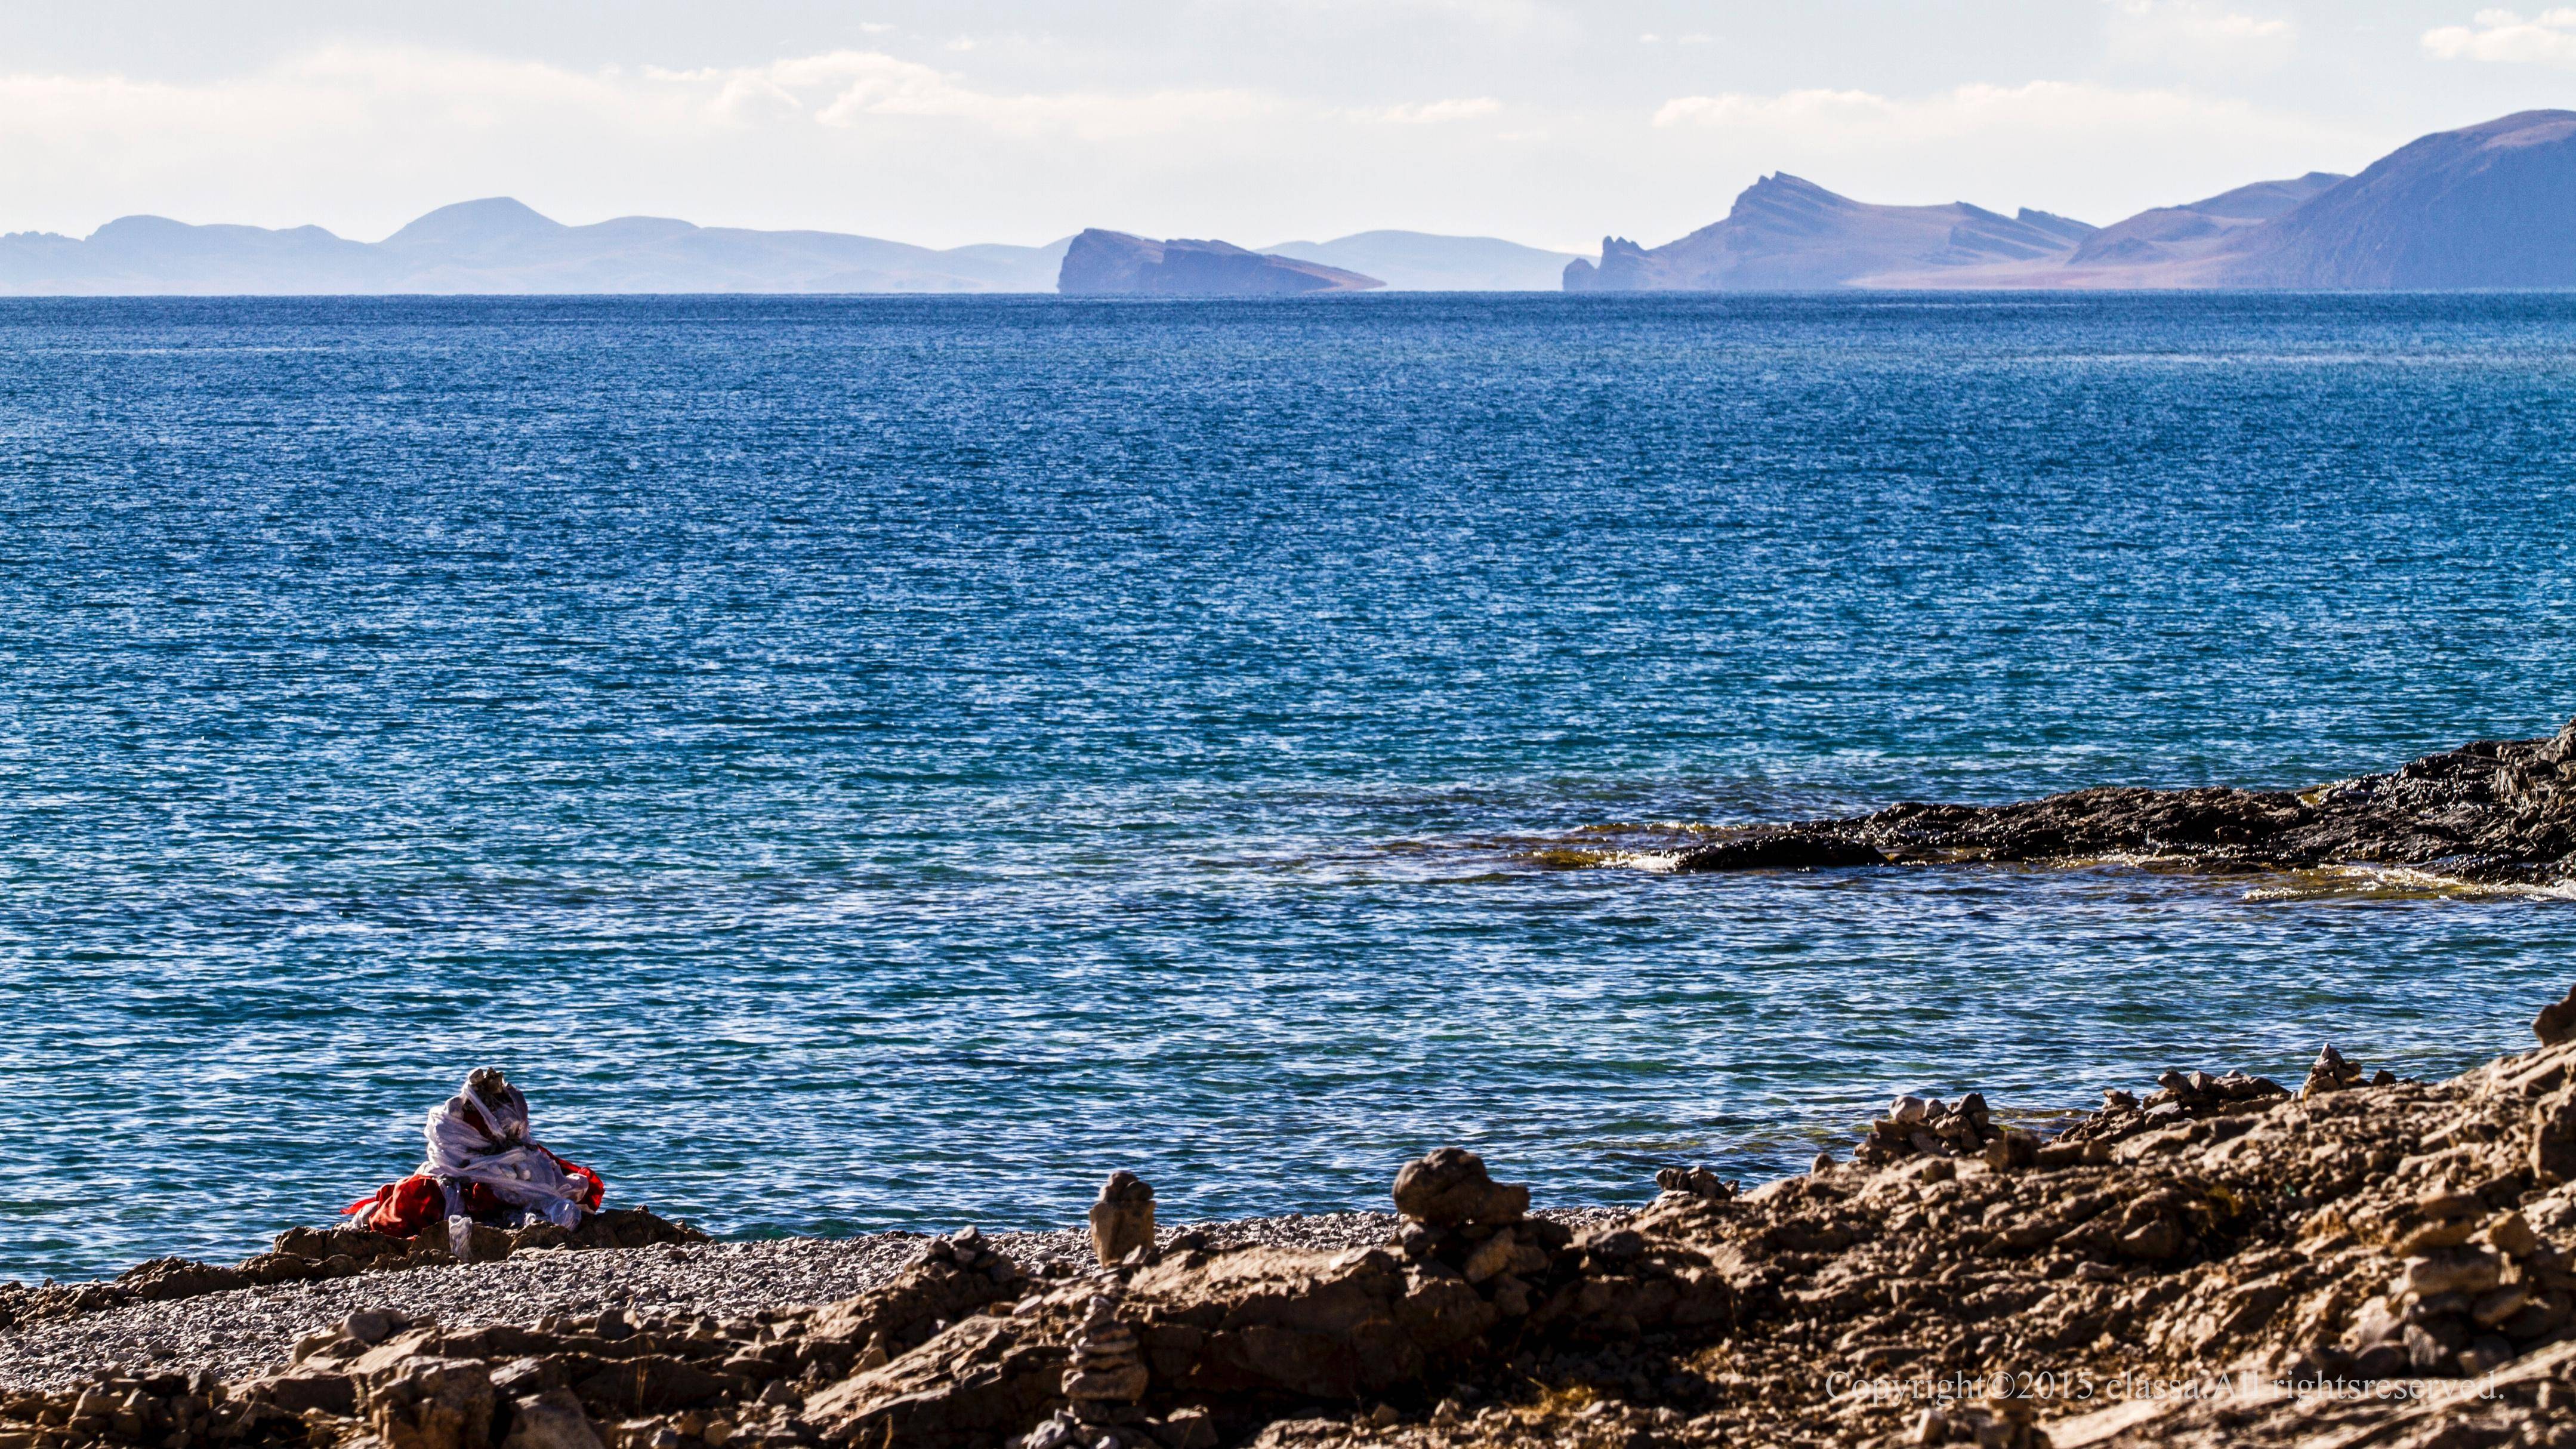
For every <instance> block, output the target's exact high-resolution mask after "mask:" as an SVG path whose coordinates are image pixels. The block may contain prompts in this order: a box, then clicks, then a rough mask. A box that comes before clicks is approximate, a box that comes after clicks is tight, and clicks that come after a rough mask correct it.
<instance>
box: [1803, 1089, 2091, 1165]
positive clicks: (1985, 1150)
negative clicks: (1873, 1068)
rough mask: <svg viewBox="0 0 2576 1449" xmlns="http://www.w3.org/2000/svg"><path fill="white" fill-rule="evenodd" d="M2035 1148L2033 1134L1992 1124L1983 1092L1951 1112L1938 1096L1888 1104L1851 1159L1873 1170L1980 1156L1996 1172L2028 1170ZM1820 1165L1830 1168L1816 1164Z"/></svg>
mask: <svg viewBox="0 0 2576 1449" xmlns="http://www.w3.org/2000/svg"><path fill="white" fill-rule="evenodd" d="M2039 1146H2040V1143H2039V1138H2038V1137H2037V1136H2036V1135H2034V1134H2032V1133H2029V1132H2025V1131H2022V1130H2020V1129H2019V1128H2012V1127H2001V1126H1998V1125H1996V1123H1995V1120H1994V1116H1993V1114H1992V1113H1991V1112H1989V1111H1988V1110H1987V1108H1986V1099H1985V1096H1984V1094H1983V1093H1979V1092H1970V1093H1969V1094H1968V1095H1966V1096H1964V1097H1961V1098H1960V1099H1959V1102H1958V1105H1957V1106H1955V1107H1954V1106H1951V1105H1950V1104H1948V1103H1946V1102H1943V1101H1942V1100H1941V1099H1940V1098H1938V1097H1910V1096H1909V1097H1899V1098H1897V1099H1896V1100H1895V1101H1893V1102H1891V1103H1889V1104H1888V1108H1887V1115H1886V1116H1884V1117H1881V1118H1879V1119H1878V1120H1877V1121H1875V1122H1872V1123H1871V1124H1869V1135H1868V1136H1867V1137H1864V1138H1862V1139H1861V1142H1860V1145H1859V1146H1858V1147H1856V1148H1854V1149H1853V1150H1852V1160H1853V1161H1854V1162H1858V1163H1862V1164H1864V1165H1867V1166H1872V1167H1875V1166H1880V1165H1882V1164H1885V1163H1890V1162H1901V1161H1903V1160H1905V1159H1906V1158H1909V1157H1983V1158H1985V1159H1986V1160H1987V1161H1988V1162H1989V1163H1990V1164H1991V1165H1993V1166H1995V1167H2027V1166H2029V1165H2030V1164H2031V1163H2032V1162H2033V1161H2035V1160H2037V1156H2038V1153H2039ZM1818 1165H1819V1166H1820V1167H1825V1166H1830V1165H1831V1164H1830V1161H1829V1160H1826V1159H1819V1162H1818Z"/></svg>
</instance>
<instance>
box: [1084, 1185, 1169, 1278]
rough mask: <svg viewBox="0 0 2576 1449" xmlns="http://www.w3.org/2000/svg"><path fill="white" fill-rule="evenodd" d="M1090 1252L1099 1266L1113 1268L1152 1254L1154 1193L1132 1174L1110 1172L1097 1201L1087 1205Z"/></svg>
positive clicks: (1140, 1260) (1149, 1186)
mask: <svg viewBox="0 0 2576 1449" xmlns="http://www.w3.org/2000/svg"><path fill="white" fill-rule="evenodd" d="M1091 1250H1092V1252H1093V1253H1094V1254H1095V1255H1096V1256H1098V1257H1099V1259H1100V1266H1102V1267H1104V1268H1114V1267H1116V1266H1118V1265H1119V1264H1121V1263H1124V1262H1126V1261H1127V1260H1128V1259H1129V1258H1130V1257H1136V1255H1139V1254H1142V1255H1144V1256H1143V1257H1137V1261H1138V1262H1143V1261H1144V1260H1145V1258H1149V1257H1151V1256H1152V1255H1153V1251H1154V1189H1153V1186H1152V1185H1151V1184H1149V1183H1147V1182H1146V1181H1145V1180H1144V1179H1143V1178H1141V1177H1138V1176H1137V1175H1136V1174H1134V1173H1132V1172H1113V1173H1111V1174H1109V1181H1107V1182H1105V1183H1103V1184H1101V1187H1100V1198H1099V1200H1098V1201H1096V1202H1094V1203H1093V1204H1092V1205H1091Z"/></svg>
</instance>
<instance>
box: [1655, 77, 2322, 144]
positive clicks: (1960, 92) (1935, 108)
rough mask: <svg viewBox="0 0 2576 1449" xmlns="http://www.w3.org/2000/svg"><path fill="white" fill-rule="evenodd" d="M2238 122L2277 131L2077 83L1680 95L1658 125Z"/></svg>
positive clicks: (1867, 138)
mask: <svg viewBox="0 0 2576 1449" xmlns="http://www.w3.org/2000/svg"><path fill="white" fill-rule="evenodd" d="M2236 121H2243V122H2249V123H2254V124H2256V125H2257V126H2258V128H2261V129H2278V128H2277V127H2273V126H2266V125H2263V121H2264V118H2263V117H2261V116H2260V115H2259V114H2258V113H2256V112H2255V110H2254V108H2253V107H2252V106H2250V105H2248V104H2246V103H2245V102H2242V101H2235V100H2223V99H2213V98H2208V97H2203V96H2198V95H2194V94H2191V93H2188V92H2184V91H2176V90H2164V89H2137V90H2129V89H2120V88H2116V87H2110V86H2102V85H2095V84H2090V83H2086V82H2078V81H2032V82H2030V83H2028V84H2026V85H2019V86H1997V85H1965V86H1959V87H1956V88H1954V89H1951V90H1947V91H1940V92H1936V93H1934V94H1932V95H1929V96H1923V97H1918V98H1910V99H1897V98H1891V97H1888V96H1883V95H1879V94H1877V93H1875V92H1872V91H1859V90H1798V91H1784V92H1781V93H1779V94H1777V95H1748V94H1744V93H1740V92H1730V93H1727V94H1724V95H1714V96H1681V97H1678V98H1676V99H1673V100H1669V101H1666V102H1665V103H1664V104H1663V105H1662V106H1661V107H1659V108H1658V109H1657V110H1656V112H1655V122H1654V123H1655V124H1656V125H1657V126H1660V127H1667V128H1673V127H1708V128H1718V129H1725V130H1729V131H1738V132H1740V131H1748V130H1750V131H1770V132H1780V133H1785V134H1792V135H1796V136H1798V137H1801V138H1802V139H1804V140H1806V141H1808V142H1810V143H1813V144H1818V145H1825V146H1848V147H1865V146H1881V145H1886V144H1889V143H1894V142H1913V141H1925V140H1961V139H1965V138H1968V137H1972V136H1982V135H1987V134H1990V133H2001V132H2010V131H2014V130H2017V129H2020V128H2027V127H2033V126H2044V127H2050V128H2053V129H2054V130H2056V131H2057V132H2058V133H2059V134H2061V135H2062V134H2065V133H2066V132H2068V131H2069V130H2073V131H2093V132H2120V133H2142V132H2146V131H2150V130H2153V129H2155V128H2158V127H2170V126H2176V125H2181V126H2185V127H2187V128H2190V129H2195V130H2197V129H2211V130H2218V131H2222V132H2223V131H2224V130H2225V128H2226V126H2227V124H2229V123H2231V122H2236Z"/></svg>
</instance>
